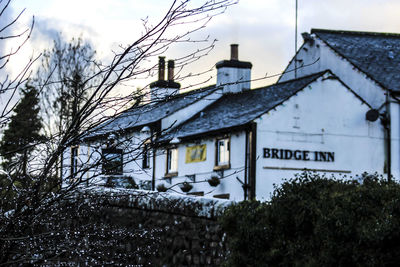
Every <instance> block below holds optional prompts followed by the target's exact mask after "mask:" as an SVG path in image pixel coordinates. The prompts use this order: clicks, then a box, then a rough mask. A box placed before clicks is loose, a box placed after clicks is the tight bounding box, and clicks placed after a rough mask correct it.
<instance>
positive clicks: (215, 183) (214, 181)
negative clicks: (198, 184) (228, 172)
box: [207, 176, 221, 187]
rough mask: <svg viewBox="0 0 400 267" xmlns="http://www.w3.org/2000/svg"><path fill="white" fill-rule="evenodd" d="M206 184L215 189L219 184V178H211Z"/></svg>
mask: <svg viewBox="0 0 400 267" xmlns="http://www.w3.org/2000/svg"><path fill="white" fill-rule="evenodd" d="M207 182H208V183H209V184H210V185H211V186H213V187H216V186H218V185H219V184H220V183H221V181H220V180H219V178H218V177H216V176H213V177H211V178H210V179H208V180H207Z"/></svg>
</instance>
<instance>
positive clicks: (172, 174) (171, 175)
mask: <svg viewBox="0 0 400 267" xmlns="http://www.w3.org/2000/svg"><path fill="white" fill-rule="evenodd" d="M175 176H178V172H170V173H166V174H165V175H164V177H165V178H171V177H175Z"/></svg>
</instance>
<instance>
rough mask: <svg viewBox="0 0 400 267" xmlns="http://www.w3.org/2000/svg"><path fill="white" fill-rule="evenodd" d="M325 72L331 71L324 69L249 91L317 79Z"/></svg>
mask: <svg viewBox="0 0 400 267" xmlns="http://www.w3.org/2000/svg"><path fill="white" fill-rule="evenodd" d="M326 72H331V70H329V69H326V70H323V71H318V72H314V73H311V74H309V75H306V76H301V77H298V78H293V79H290V80H286V81H283V82H276V83H273V84H270V85H267V86H263V87H257V88H253V89H251V90H250V91H252V90H259V89H265V88H268V87H271V86H276V85H282V84H285V83H291V82H294V81H300V80H304V79H308V78H310V77H312V76H315V77H319V76H321V75H322V74H325V73H326Z"/></svg>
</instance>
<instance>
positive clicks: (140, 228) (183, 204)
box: [80, 189, 231, 266]
mask: <svg viewBox="0 0 400 267" xmlns="http://www.w3.org/2000/svg"><path fill="white" fill-rule="evenodd" d="M80 197H81V198H82V199H81V201H82V200H83V202H84V203H85V205H87V206H88V207H95V209H92V212H91V215H88V218H87V219H85V220H83V221H85V222H88V221H93V222H95V223H96V224H99V223H100V225H102V226H101V227H103V228H109V229H112V230H110V231H114V232H115V231H123V232H124V234H123V235H120V236H121V237H120V238H119V240H118V242H114V243H113V244H114V245H112V246H109V245H106V246H103V243H104V242H106V239H105V238H104V240H103V239H102V238H99V237H98V236H97V237H95V242H94V243H98V244H100V245H99V246H100V247H101V246H103V247H106V248H107V249H106V253H109V254H110V259H111V258H113V259H117V258H120V259H123V258H124V259H126V261H125V262H121V260H115V261H114V262H113V264H116V265H118V264H121V265H124V264H134V266H218V265H220V264H221V263H223V261H224V259H225V256H226V252H227V251H226V247H225V243H224V241H225V234H224V233H223V232H222V230H221V228H220V226H219V224H218V222H217V218H218V216H219V215H220V214H221V213H222V212H223V210H224V209H225V208H226V207H227V206H229V205H230V204H231V202H230V201H225V200H216V199H206V198H199V197H189V196H182V195H171V194H167V193H149V192H148V191H133V190H132V191H130V190H123V191H119V190H115V189H114V190H101V191H90V190H89V191H86V192H85V193H84V194H82V195H81V196H80ZM82 223H83V222H82ZM102 235H104V236H107V234H102ZM100 236H101V235H100ZM91 240H92V243H93V239H91ZM123 255H125V256H123Z"/></svg>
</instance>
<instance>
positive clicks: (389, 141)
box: [384, 91, 392, 182]
mask: <svg viewBox="0 0 400 267" xmlns="http://www.w3.org/2000/svg"><path fill="white" fill-rule="evenodd" d="M385 117H386V125H385V126H384V127H385V130H386V138H387V175H388V178H387V180H388V182H390V181H391V180H392V135H391V122H390V101H389V91H387V92H386V114H385Z"/></svg>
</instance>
